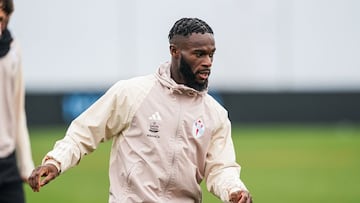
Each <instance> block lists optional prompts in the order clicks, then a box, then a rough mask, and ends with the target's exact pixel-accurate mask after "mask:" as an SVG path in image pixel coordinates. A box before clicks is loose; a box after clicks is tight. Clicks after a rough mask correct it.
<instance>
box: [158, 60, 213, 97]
mask: <svg viewBox="0 0 360 203" xmlns="http://www.w3.org/2000/svg"><path fill="white" fill-rule="evenodd" d="M155 76H156V78H157V79H158V80H159V81H160V83H161V84H162V85H163V86H165V87H168V88H169V89H170V90H171V92H172V93H174V92H176V93H178V94H186V95H188V96H197V95H199V96H201V95H205V94H206V93H207V92H208V89H205V90H203V91H197V90H195V89H193V88H191V87H188V86H186V85H183V84H178V83H176V82H175V81H174V80H173V79H172V78H171V74H170V62H166V63H164V64H162V65H160V67H159V68H158V70H157V72H156V73H155Z"/></svg>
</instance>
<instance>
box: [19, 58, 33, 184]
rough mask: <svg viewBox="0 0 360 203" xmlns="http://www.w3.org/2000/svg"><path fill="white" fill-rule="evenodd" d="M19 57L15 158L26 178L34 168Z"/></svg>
mask: <svg viewBox="0 0 360 203" xmlns="http://www.w3.org/2000/svg"><path fill="white" fill-rule="evenodd" d="M18 59H19V61H18V62H19V64H18V65H19V66H20V67H19V69H18V75H17V78H16V84H15V91H16V94H15V95H16V97H17V99H16V100H15V101H16V102H17V103H16V116H17V122H18V123H17V125H16V127H17V129H16V136H17V137H16V144H15V147H16V160H17V165H18V168H19V172H20V175H21V177H22V178H23V179H27V178H28V176H29V175H30V174H31V172H32V170H33V169H34V162H33V159H32V154H31V145H30V138H29V132H28V128H27V124H26V113H25V87H24V83H23V75H22V67H21V60H20V58H18Z"/></svg>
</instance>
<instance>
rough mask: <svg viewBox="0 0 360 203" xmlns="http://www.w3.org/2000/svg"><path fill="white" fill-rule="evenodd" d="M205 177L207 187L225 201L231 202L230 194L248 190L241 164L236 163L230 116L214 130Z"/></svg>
mask: <svg viewBox="0 0 360 203" xmlns="http://www.w3.org/2000/svg"><path fill="white" fill-rule="evenodd" d="M205 178H206V185H207V189H208V190H209V191H210V192H211V193H213V194H214V195H216V196H217V197H219V198H220V199H221V200H222V201H223V202H229V194H230V193H232V192H235V191H238V190H247V188H246V187H245V185H244V183H243V182H242V181H241V179H240V165H239V164H237V163H236V158H235V150H234V145H233V142H232V139H231V124H230V120H229V119H228V118H226V119H224V121H223V122H221V125H220V127H219V128H218V129H217V130H216V131H215V132H214V134H213V137H212V142H211V146H210V148H209V151H208V155H207V158H206V169H205Z"/></svg>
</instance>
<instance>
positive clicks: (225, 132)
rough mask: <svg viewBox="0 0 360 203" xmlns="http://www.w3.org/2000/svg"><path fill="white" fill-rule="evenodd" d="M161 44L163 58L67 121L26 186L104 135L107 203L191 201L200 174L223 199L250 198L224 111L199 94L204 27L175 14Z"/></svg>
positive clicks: (206, 47) (209, 42) (210, 38)
mask: <svg viewBox="0 0 360 203" xmlns="http://www.w3.org/2000/svg"><path fill="white" fill-rule="evenodd" d="M169 43H170V54H171V62H168V63H164V64H162V65H161V66H160V67H159V68H158V70H157V71H156V73H155V74H152V75H147V76H142V77H136V78H132V79H129V80H124V81H119V82H117V83H116V84H115V85H113V86H112V87H111V88H110V89H109V90H108V91H107V92H106V93H105V94H104V95H103V96H102V97H101V98H100V99H99V100H98V101H96V102H95V103H94V104H93V105H92V106H91V107H89V108H88V109H87V110H86V111H85V112H84V113H82V114H81V115H80V116H79V117H78V118H76V119H75V120H74V121H73V122H72V123H71V125H70V126H69V128H68V130H67V132H66V136H65V137H64V138H63V139H62V140H60V141H57V142H56V144H55V146H54V149H53V150H52V151H50V152H49V153H48V154H47V155H46V156H45V158H44V160H43V162H42V165H41V166H39V167H38V168H36V169H35V170H34V171H33V173H32V175H31V177H30V178H29V183H30V185H31V187H32V188H33V190H34V191H39V190H40V187H42V186H44V185H45V184H47V183H48V182H49V181H51V180H53V179H54V178H56V177H57V176H58V175H59V174H61V173H63V172H65V171H66V170H67V169H69V168H70V167H73V166H75V165H77V164H78V163H79V161H80V160H81V159H82V158H83V157H84V156H85V155H86V154H88V153H91V152H92V151H94V150H95V149H96V148H97V146H98V145H99V143H101V142H104V141H106V140H110V139H112V140H113V145H112V150H111V156H110V170H109V176H110V192H109V202H110V203H120V202H121V203H122V202H124V203H125V202H126V203H128V202H178V203H186V202H192V203H193V202H197V203H199V202H201V198H202V193H201V187H200V185H199V184H200V183H201V181H202V180H203V179H205V180H206V185H207V188H208V190H209V191H210V192H212V193H213V194H214V195H216V196H217V197H219V198H220V199H221V200H222V201H224V202H240V203H250V202H252V198H251V196H250V194H249V192H248V190H247V188H246V187H245V185H244V184H243V182H242V181H241V180H240V166H239V165H238V164H237V163H236V162H235V160H236V159H235V152H234V146H233V142H232V139H231V124H230V121H229V118H228V113H227V111H226V110H225V109H224V108H223V107H222V106H221V105H220V104H219V103H217V102H216V101H215V100H214V99H213V98H212V97H211V96H210V95H209V94H208V93H207V88H208V77H209V75H210V72H211V65H212V62H213V56H214V53H215V40H214V35H213V31H212V29H211V28H210V26H209V25H208V24H207V23H205V22H204V21H202V20H200V19H197V18H182V19H180V20H178V21H177V22H176V23H175V24H174V26H173V27H172V29H171V30H170V32H169ZM41 177H45V178H43V179H41Z"/></svg>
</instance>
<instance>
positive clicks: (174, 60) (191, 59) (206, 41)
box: [29, 33, 252, 203]
mask: <svg viewBox="0 0 360 203" xmlns="http://www.w3.org/2000/svg"><path fill="white" fill-rule="evenodd" d="M215 50H216V48H215V40H214V36H213V35H212V34H210V33H205V34H201V33H200V34H196V33H193V34H191V35H190V36H186V37H184V36H174V37H173V39H172V40H171V41H170V54H171V68H170V71H171V77H172V78H173V80H174V81H175V82H176V83H178V84H184V85H187V86H190V87H192V88H194V89H197V90H203V89H206V88H207V82H208V77H209V75H210V72H211V66H212V62H213V57H214V53H215ZM181 69H187V70H188V73H187V74H184V70H181ZM189 75H190V76H189ZM58 175H59V171H58V170H57V168H56V167H55V166H54V165H52V164H46V165H42V166H39V167H37V168H36V169H35V170H34V171H33V172H32V174H31V176H30V177H29V184H30V186H31V187H32V189H33V191H35V192H39V191H40V188H41V187H42V186H44V185H46V184H47V183H49V182H50V181H51V180H53V179H55V178H56V177H57V176H58ZM42 177H45V178H43V179H41V178H42ZM229 199H230V200H231V202H234V203H235V202H236V203H252V198H251V196H250V194H249V192H247V191H236V192H233V193H231V194H230V196H229Z"/></svg>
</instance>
